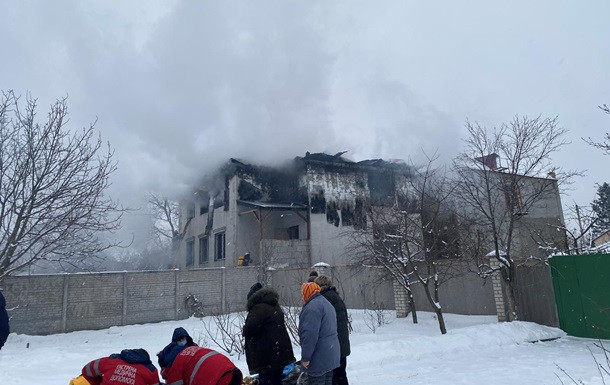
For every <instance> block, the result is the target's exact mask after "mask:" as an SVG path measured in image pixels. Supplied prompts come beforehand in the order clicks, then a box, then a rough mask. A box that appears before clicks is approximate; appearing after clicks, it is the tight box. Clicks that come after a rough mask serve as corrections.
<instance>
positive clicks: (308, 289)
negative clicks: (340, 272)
mask: <svg viewBox="0 0 610 385" xmlns="http://www.w3.org/2000/svg"><path fill="white" fill-rule="evenodd" d="M319 292H320V285H318V284H317V283H315V282H305V283H304V284H303V286H301V293H303V301H305V302H307V301H309V299H310V298H311V296H312V295H314V294H315V293H319Z"/></svg>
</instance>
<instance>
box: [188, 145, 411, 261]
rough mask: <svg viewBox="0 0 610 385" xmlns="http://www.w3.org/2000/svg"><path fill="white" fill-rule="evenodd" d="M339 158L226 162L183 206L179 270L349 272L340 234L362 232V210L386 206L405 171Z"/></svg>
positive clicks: (400, 166) (399, 165)
mask: <svg viewBox="0 0 610 385" xmlns="http://www.w3.org/2000/svg"><path fill="white" fill-rule="evenodd" d="M342 154H343V153H339V154H336V155H328V154H323V153H317V154H310V153H307V154H306V155H305V156H304V157H296V158H295V159H294V160H292V161H290V162H288V164H285V165H283V166H278V167H267V166H254V165H250V164H245V163H243V162H240V161H238V160H235V159H231V160H230V161H229V162H228V163H227V164H226V165H225V166H224V167H222V168H221V170H220V171H219V172H218V173H217V174H216V175H214V176H211V177H208V178H206V179H205V180H204V182H202V184H201V186H200V188H199V189H198V190H197V191H195V192H194V193H193V195H192V196H191V197H189V199H185V200H184V201H183V202H181V210H180V230H181V233H183V234H184V237H183V238H182V240H181V244H180V262H179V265H180V267H181V268H184V267H186V268H193V267H217V266H226V267H233V266H237V261H238V258H239V257H240V256H242V255H244V254H245V253H250V257H251V265H261V264H264V265H270V266H280V267H281V266H300V267H305V266H312V265H313V264H315V263H318V262H326V263H330V264H333V265H345V264H349V263H350V262H351V261H350V258H349V256H348V255H347V252H346V250H347V249H348V247H347V246H348V244H349V239H347V238H346V237H345V236H344V234H345V233H346V232H349V230H350V229H353V228H362V227H364V226H366V222H367V219H366V214H365V211H364V207H365V205H367V204H371V205H373V206H392V205H393V204H394V202H395V199H396V198H397V195H398V194H399V193H400V192H401V191H405V189H406V188H407V186H408V178H409V177H410V175H411V168H410V167H409V166H407V165H406V164H405V163H404V162H388V161H384V160H380V159H374V160H365V161H361V162H353V161H350V160H348V159H346V158H344V157H342V156H341V155H342Z"/></svg>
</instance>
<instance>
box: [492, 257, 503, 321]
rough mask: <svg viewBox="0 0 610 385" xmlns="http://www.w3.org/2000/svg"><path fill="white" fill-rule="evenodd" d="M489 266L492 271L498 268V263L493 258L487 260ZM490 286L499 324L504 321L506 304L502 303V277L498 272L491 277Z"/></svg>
mask: <svg viewBox="0 0 610 385" xmlns="http://www.w3.org/2000/svg"><path fill="white" fill-rule="evenodd" d="M489 265H490V266H491V268H492V269H496V268H499V267H500V261H498V260H497V259H496V258H495V257H492V258H490V259H489ZM491 286H492V288H493V292H494V301H495V302H496V314H497V315H498V321H499V322H505V321H506V304H505V302H504V292H503V289H502V276H501V273H500V271H499V270H498V271H496V272H494V273H493V274H492V276H491Z"/></svg>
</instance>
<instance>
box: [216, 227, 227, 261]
mask: <svg viewBox="0 0 610 385" xmlns="http://www.w3.org/2000/svg"><path fill="white" fill-rule="evenodd" d="M214 259H215V260H220V259H225V233H224V231H223V232H222V233H217V234H215V235H214Z"/></svg>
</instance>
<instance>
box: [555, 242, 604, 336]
mask: <svg viewBox="0 0 610 385" xmlns="http://www.w3.org/2000/svg"><path fill="white" fill-rule="evenodd" d="M549 261H550V265H551V274H552V276H553V289H554V290H555V301H556V302H557V313H558V315H559V325H560V327H561V329H563V330H564V331H565V332H566V333H568V334H569V335H572V336H577V337H588V338H603V339H610V254H585V255H558V256H553V257H552V258H551V259H550V260H549Z"/></svg>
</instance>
